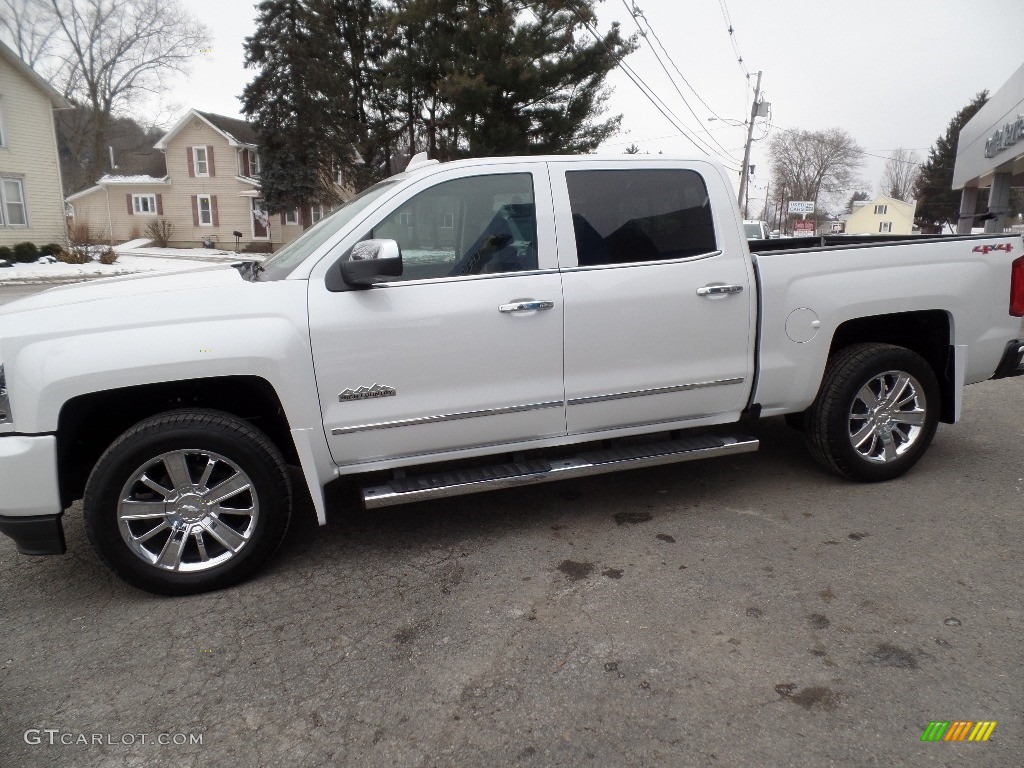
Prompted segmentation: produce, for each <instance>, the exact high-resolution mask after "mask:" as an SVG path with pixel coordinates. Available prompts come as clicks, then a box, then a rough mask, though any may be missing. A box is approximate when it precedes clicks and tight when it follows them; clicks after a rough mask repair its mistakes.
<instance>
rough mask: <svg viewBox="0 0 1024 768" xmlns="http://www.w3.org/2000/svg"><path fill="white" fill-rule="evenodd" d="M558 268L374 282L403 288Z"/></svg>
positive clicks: (532, 274) (551, 271) (531, 274)
mask: <svg viewBox="0 0 1024 768" xmlns="http://www.w3.org/2000/svg"><path fill="white" fill-rule="evenodd" d="M558 272H559V271H558V270H557V269H529V270H522V271H519V272H488V273H486V274H483V275H453V276H449V277H424V278H421V279H419V280H392V281H389V282H383V283H374V284H373V288H374V290H376V289H377V288H402V287H403V286H406V285H433V284H434V283H461V282H465V281H466V280H494V279H496V278H499V277H536V276H537V275H557V274H558Z"/></svg>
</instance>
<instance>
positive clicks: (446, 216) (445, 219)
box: [441, 213, 455, 229]
mask: <svg viewBox="0 0 1024 768" xmlns="http://www.w3.org/2000/svg"><path fill="white" fill-rule="evenodd" d="M454 226H455V224H454V215H453V214H451V213H442V214H441V229H452V228H453V227H454Z"/></svg>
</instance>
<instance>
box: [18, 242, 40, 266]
mask: <svg viewBox="0 0 1024 768" xmlns="http://www.w3.org/2000/svg"><path fill="white" fill-rule="evenodd" d="M38 258H39V249H38V248H36V244H35V243H18V244H17V245H16V246H14V260H15V261H20V262H21V263H22V264H31V263H32V262H33V261H35V260H36V259H38Z"/></svg>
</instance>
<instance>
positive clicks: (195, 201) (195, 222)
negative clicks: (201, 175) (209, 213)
mask: <svg viewBox="0 0 1024 768" xmlns="http://www.w3.org/2000/svg"><path fill="white" fill-rule="evenodd" d="M192 226H193V227H198V226H199V196H198V195H192Z"/></svg>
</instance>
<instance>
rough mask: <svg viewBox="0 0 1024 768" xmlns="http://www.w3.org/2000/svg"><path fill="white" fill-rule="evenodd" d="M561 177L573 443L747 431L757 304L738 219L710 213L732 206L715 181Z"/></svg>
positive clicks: (558, 197)
mask: <svg viewBox="0 0 1024 768" xmlns="http://www.w3.org/2000/svg"><path fill="white" fill-rule="evenodd" d="M551 168H552V186H553V190H554V200H555V210H556V212H557V214H556V227H557V231H558V234H559V259H560V265H561V268H562V284H563V285H562V288H563V294H564V297H565V299H564V300H565V390H566V403H567V417H566V418H567V425H568V431H569V433H570V434H579V433H586V432H593V431H599V430H607V429H616V428H630V427H637V428H638V427H641V426H645V427H646V426H649V425H655V424H661V423H664V424H666V425H667V426H668V425H671V426H686V425H687V424H686V422H690V424H691V425H693V424H694V422H696V421H699V420H702V419H703V420H705V421H716V422H721V421H729V420H733V419H734V418H738V416H739V413H740V411H741V410H742V408H743V407H744V405H745V403H746V399H747V397H748V394H749V392H750V387H751V381H750V377H751V372H752V367H753V365H752V361H753V354H754V350H753V345H754V333H753V328H754V301H755V297H754V295H753V294H754V290H753V280H752V274H751V265H750V263H749V257H748V256H747V255H746V252H745V250H744V249H743V248H742V246H741V241H740V230H739V225H738V220H737V219H736V218H735V215H734V212H733V209H732V207H725V206H723V208H722V210H721V212H720V213H718V214H716V212H715V211H713V210H712V208H711V205H710V200H722V201H723V202H726V201H728V200H729V197H730V196H731V192H730V190H729V189H728V187H727V183H726V182H725V180H724V179H723V178H722V176H721V174H720V173H719V171H718V170H717V168H716V167H715V166H712V165H711V164H705V163H679V164H678V167H676V166H674V165H673V164H672V163H666V162H663V161H658V162H656V163H655V164H652V165H651V167H647V168H645V167H643V166H642V165H638V164H637V163H636V162H635V161H625V162H623V163H621V164H614V163H613V164H609V163H608V162H600V163H598V162H596V161H587V160H583V161H576V162H572V161H567V162H558V163H552V164H551ZM716 219H717V220H716ZM563 233H564V234H563Z"/></svg>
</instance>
